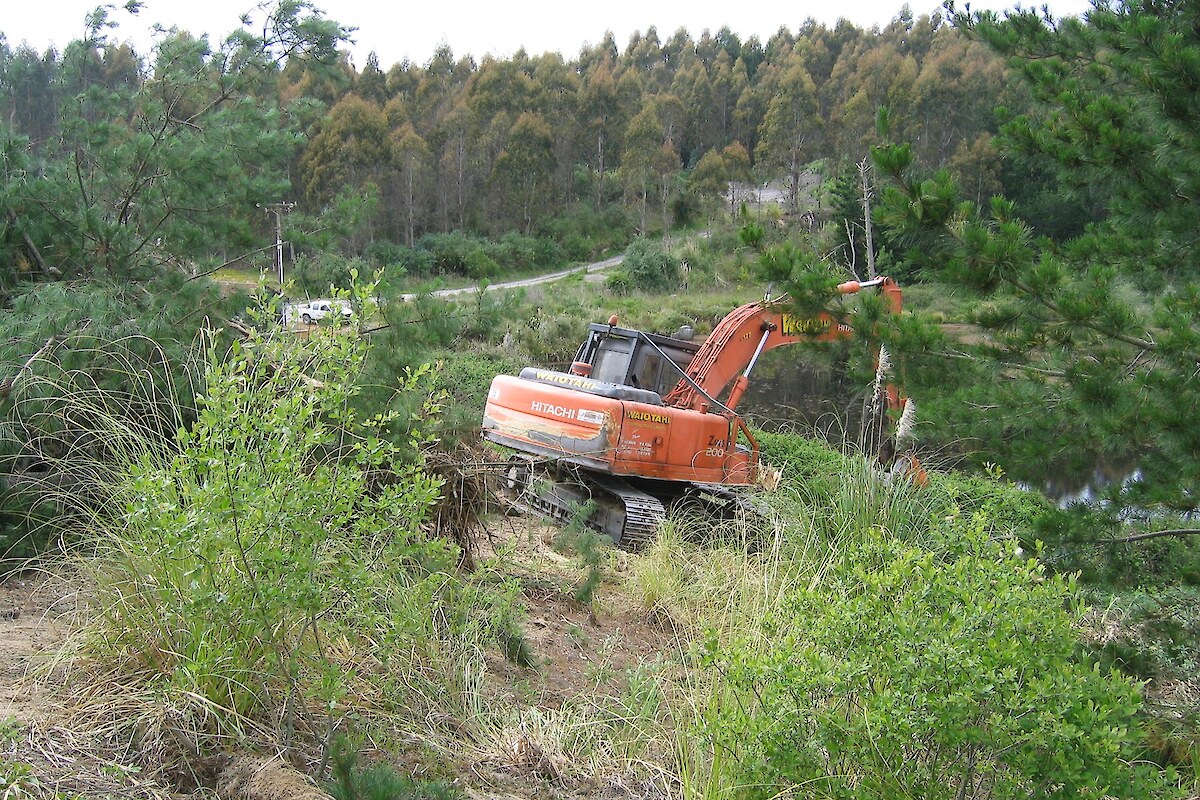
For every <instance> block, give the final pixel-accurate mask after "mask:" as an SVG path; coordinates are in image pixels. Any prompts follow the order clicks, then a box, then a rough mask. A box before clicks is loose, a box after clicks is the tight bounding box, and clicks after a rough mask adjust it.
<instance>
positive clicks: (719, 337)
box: [663, 278, 903, 415]
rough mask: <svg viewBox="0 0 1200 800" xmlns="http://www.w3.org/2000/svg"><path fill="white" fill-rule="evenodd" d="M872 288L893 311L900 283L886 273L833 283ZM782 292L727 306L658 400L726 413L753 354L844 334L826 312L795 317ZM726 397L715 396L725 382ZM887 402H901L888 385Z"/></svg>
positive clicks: (745, 380) (845, 289)
mask: <svg viewBox="0 0 1200 800" xmlns="http://www.w3.org/2000/svg"><path fill="white" fill-rule="evenodd" d="M876 287H877V288H878V289H879V291H880V293H881V294H882V295H883V297H884V299H885V302H886V303H887V306H888V310H889V311H891V313H893V314H899V313H900V310H901V306H902V299H901V293H900V287H899V286H898V285H897V284H896V282H895V281H893V280H892V279H891V278H876V279H875V280H871V281H862V282H860V281H847V282H845V283H841V284H838V287H837V291H838V293H839V294H854V293H856V292H859V291H862V290H863V289H866V288H876ZM786 301H787V297H786V295H785V296H783V297H780V298H778V299H777V300H773V301H760V302H757V303H748V304H746V305H744V306H741V307H739V308H737V309H734V310H733V311H732V312H730V313H729V314H728V315H727V316H726V317H725V318H724V319H723V320H721V322H720V323H719V324H718V325H717V327H716V329H715V330H714V331H713V332H712V335H710V336H709V337H708V339H707V340H706V341H705V342H704V344H703V346H701V348H700V349H699V350H698V351H697V352H696V355H695V356H694V357H693V358H692V360H691V362H690V363H689V364H688V366H687V369H686V370H685V372H686V374H687V377H686V378H683V379H681V380H680V381H679V383H678V384H677V385H676V386H675V388H674V389H672V390H671V392H670V393H669V394H667V396H666V397H664V398H663V403H664V404H665V405H668V406H673V407H675V408H688V409H692V410H694V411H701V412H706V411H709V410H711V409H712V405H713V403H716V404H717V405H718V406H719V407H720V410H722V411H723V412H724V413H726V414H729V415H732V414H733V413H734V412H735V410H736V409H737V405H738V403H739V402H740V401H741V398H742V394H743V393H744V392H745V390H746V386H747V385H748V384H749V375H750V372H751V370H753V369H754V365H755V363H756V362H757V360H758V358H759V356H761V355H762V354H763V353H764V352H766V351H768V350H773V349H774V348H776V347H783V346H785V345H791V344H798V343H800V342H829V341H836V340H838V339H845V338H848V337H850V336H852V335H853V334H854V331H853V329H852V328H851V327H850V326H849V325H846V324H844V323H841V322H838V321H837V320H835V319H834V318H833V317H832V316H830V315H829V314H827V313H821V314H818V315H816V316H814V317H800V316H796V315H794V314H791V313H790V312H788V311H786V310H784V309H785V306H786ZM731 383H732V384H733V387H732V389H731V390H730V392H729V397H728V398H727V399H726V400H725V401H724V402H720V401H718V400H717V398H718V397H719V396H720V395H721V393H722V392H724V391H725V389H726V388H727V387H729V386H730V384H731ZM888 395H889V405H890V406H893V407H897V408H898V407H901V406H902V405H903V403H902V401H900V399H899V397H898V395H897V394H896V392H895V391H894V390H890V391H889V392H888Z"/></svg>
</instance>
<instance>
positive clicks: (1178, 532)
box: [1096, 528, 1200, 544]
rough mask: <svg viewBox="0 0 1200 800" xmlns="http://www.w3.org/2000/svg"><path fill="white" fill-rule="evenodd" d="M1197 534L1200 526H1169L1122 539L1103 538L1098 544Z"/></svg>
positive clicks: (1199, 532)
mask: <svg viewBox="0 0 1200 800" xmlns="http://www.w3.org/2000/svg"><path fill="white" fill-rule="evenodd" d="M1197 534H1200V528H1168V529H1166V530H1161V531H1152V532H1150V533H1137V534H1134V535H1133V536H1125V537H1122V538H1120V539H1103V540H1101V541H1099V542H1097V543H1096V544H1127V543H1129V542H1141V541H1145V540H1146V539H1157V538H1159V537H1160V536H1194V535H1197Z"/></svg>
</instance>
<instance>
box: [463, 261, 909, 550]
mask: <svg viewBox="0 0 1200 800" xmlns="http://www.w3.org/2000/svg"><path fill="white" fill-rule="evenodd" d="M864 289H876V290H878V291H879V292H880V293H881V294H882V296H883V298H884V302H885V305H886V307H887V308H888V310H889V311H891V312H892V313H894V314H899V313H900V310H901V304H902V301H901V292H900V287H899V286H898V285H897V284H896V283H895V281H893V280H891V279H890V278H877V279H875V280H870V281H862V282H859V281H848V282H846V283H842V284H839V285H838V292H839V293H840V294H853V293H856V292H859V291H862V290H864ZM617 322H618V321H617V318H616V316H613V317H612V318H611V319H609V321H608V324H599V323H593V324H591V325H589V326H588V338H587V340H586V341H585V342H584V343H583V345H582V346H581V347H580V348H579V352H578V354H577V355H576V357H575V360H574V362H573V363H572V364H571V367H570V371H569V372H557V371H553V370H548V369H538V368H536V367H527V368H525V369H524V370H522V371H521V374H520V375H519V376H517V377H514V376H510V375H499V376H497V377H496V378H494V379H493V380H492V385H491V389H490V391H489V392H488V400H487V405H486V407H485V409H484V415H483V435H484V436H485V437H486V438H487V439H489V440H491V441H493V442H496V443H497V444H500V445H503V446H505V447H507V448H510V449H512V450H514V451H516V454H517V455H515V456H514V458H513V459H512V460H511V461H510V463H509V467H508V471H507V476H506V483H507V488H508V490H509V493H510V496H511V497H512V498H513V500H514V502H515V503H516V504H517V505H518V506H520V507H523V508H525V509H527V510H530V511H533V512H536V513H539V514H542V515H543V516H547V517H549V518H551V519H553V520H555V521H558V522H560V523H566V522H569V521H570V520H571V519H572V518H573V516H574V515H575V514H576V513H577V512H578V510H579V509H580V508H581V507H583V506H584V505H585V504H588V503H589V502H590V503H592V506H591V508H590V509H589V511H590V513H589V515H588V518H587V524H588V525H589V526H590V527H592V528H594V529H596V530H598V531H600V532H601V533H604V534H606V535H608V536H609V537H611V538H612V539H613V541H614V542H616V543H617V544H618V545H619V546H621V547H624V548H626V549H635V548H637V547H638V546H640V545H642V544H644V543H646V542H647V541H649V540H650V539H651V538H652V537H653V535H654V532H655V529H656V528H657V526H658V524H659V523H660V522H661V521H662V520H663V518H664V517H665V515H666V510H667V508H668V507H669V506H670V505H671V504H672V503H674V502H676V501H678V500H681V499H684V498H686V497H691V496H699V497H708V498H728V497H730V496H731V491H732V490H735V489H738V488H741V487H751V486H755V485H756V484H758V483H759V481H760V472H761V471H762V467H761V465H760V463H759V452H758V443H757V442H756V441H755V439H754V435H753V434H752V433H751V431H750V429H749V427H748V426H747V425H746V423H745V422H744V421H743V420H742V418H741V417H740V416H738V414H737V407H738V403H739V401H740V400H741V398H742V395H743V393H744V392H745V390H746V387H747V386H748V385H749V382H750V374H751V372H752V371H753V370H754V366H755V364H756V363H757V361H758V359H759V357H760V356H761V355H762V354H763V353H764V352H766V351H768V350H771V349H774V348H776V347H782V346H785V345H790V344H796V343H799V342H813V341H833V340H837V339H844V338H847V337H849V336H851V335H852V334H853V330H852V329H851V328H850V326H848V325H845V324H843V323H840V322H838V321H837V320H835V319H834V318H833V317H831V316H830V315H829V314H826V313H821V314H818V315H816V316H813V317H800V316H795V315H793V314H792V313H791V312H789V311H788V310H787V297H786V296H784V297H780V298H776V299H774V300H771V299H766V300H762V301H759V302H755V303H749V304H747V305H744V306H741V307H739V308H737V309H735V310H734V311H733V312H731V313H730V314H729V315H728V316H726V317H725V318H724V319H723V320H721V322H720V323H719V324H718V325H717V327H716V329H715V330H714V331H713V332H712V334H711V335H709V336H708V338H707V339H706V340H705V341H704V343H703V344H700V343H698V342H695V341H693V340H692V338H691V337H690V336H689V335H688V332H687V331H686V330H681V332H680V333H678V334H676V335H675V336H661V335H657V334H652V333H647V332H644V331H640V330H635V329H631V328H622V327H620V326H619V325H618V324H617ZM885 394H886V403H887V407H888V410H889V411H893V412H899V411H901V410H902V409H903V408H904V405H905V403H906V400H905V399H904V398H902V397H901V396H900V395H899V393H898V391H897V390H896V389H895V387H893V386H891V385H890V384H889V385H887V387H886V391H885ZM722 398H723V399H722Z"/></svg>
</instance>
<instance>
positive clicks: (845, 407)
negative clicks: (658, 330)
mask: <svg viewBox="0 0 1200 800" xmlns="http://www.w3.org/2000/svg"><path fill="white" fill-rule="evenodd" d="M787 355H791V354H790V353H788V354H784V353H780V352H779V351H776V352H773V353H768V354H766V356H764V357H763V359H762V361H761V362H760V364H759V366H758V367H757V368H756V369H755V371H754V372H753V373H752V374H751V376H750V378H751V380H750V386H749V388H748V389H747V390H746V394H745V396H744V397H743V399H742V402H741V406H740V407H739V409H738V410H739V412H740V413H741V414H742V415H743V416H745V417H746V418H747V419H749V420H750V422H751V424H753V425H755V426H756V427H759V428H761V429H763V430H766V431H772V432H774V431H789V432H799V433H805V434H811V433H813V432H816V433H818V434H820V435H821V436H822V437H824V438H825V439H826V441H828V442H829V443H830V444H832V445H834V446H841V445H843V444H847V443H849V444H850V445H851V446H853V444H854V443H855V442H857V441H858V436H859V428H860V426H861V424H862V414H863V399H864V397H865V395H866V388H865V387H863V386H859V385H854V384H852V383H851V382H850V381H848V380H847V379H846V377H845V375H844V373H843V372H842V371H841V370H840V369H837V368H835V367H834V366H833V365H831V364H828V363H822V362H821V361H819V360H797V359H795V358H794V357H793V358H787V357H780V356H787ZM938 461H939V462H940V463H942V464H949V465H950V466H954V467H956V468H959V469H964V470H970V469H972V468H973V465H974V462H973V461H972V460H971V459H970V457H969V454H967V453H965V452H962V451H959V452H947V451H946V450H944V449H939V452H938ZM1076 462H1077V463H1074V464H1070V465H1065V464H1055V465H1053V466H1052V467H1050V468H1049V469H1047V465H1046V464H1045V463H1038V464H1025V465H1022V464H1002V465H1001V466H1002V467H1003V468H1004V473H1005V475H1006V476H1008V477H1009V478H1010V479H1011V480H1013V481H1015V482H1017V483H1019V484H1020V485H1022V486H1024V487H1026V488H1028V489H1033V490H1038V491H1041V492H1042V493H1043V494H1045V495H1046V496H1047V497H1049V498H1050V499H1051V500H1054V501H1055V502H1056V503H1058V504H1059V505H1062V506H1065V505H1068V504H1070V503H1073V502H1087V501H1091V500H1096V499H1098V498H1099V495H1100V494H1101V492H1102V491H1103V490H1104V489H1105V488H1107V487H1110V486H1113V485H1115V484H1120V483H1125V482H1129V481H1132V480H1136V478H1137V476H1138V471H1137V464H1136V463H1134V462H1130V461H1124V462H1122V461H1108V460H1104V459H1076Z"/></svg>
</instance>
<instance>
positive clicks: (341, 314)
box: [287, 300, 354, 325]
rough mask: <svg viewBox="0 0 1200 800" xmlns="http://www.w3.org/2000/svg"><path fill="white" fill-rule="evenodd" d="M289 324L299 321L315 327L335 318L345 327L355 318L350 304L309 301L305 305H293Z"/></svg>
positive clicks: (288, 309) (288, 320)
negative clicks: (321, 322) (324, 320)
mask: <svg viewBox="0 0 1200 800" xmlns="http://www.w3.org/2000/svg"><path fill="white" fill-rule="evenodd" d="M287 311H288V314H287V316H288V319H287V322H288V324H295V323H296V322H297V321H299V322H303V323H304V324H305V325H313V324H315V323H317V322H320V321H321V320H323V319H326V318H329V317H333V318H334V319H336V320H337V321H338V324H339V325H344V324H345V323H347V322H349V321H350V318H351V317H353V316H354V312H353V311H352V310H351V308H350V304H349V303H345V302H342V301H340V300H307V301H305V302H303V303H291V304H290V305H289V306H288V308H287Z"/></svg>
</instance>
